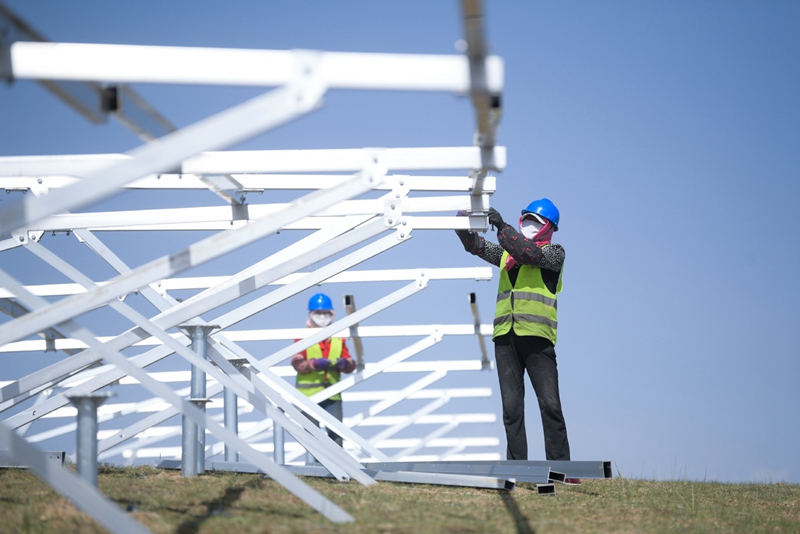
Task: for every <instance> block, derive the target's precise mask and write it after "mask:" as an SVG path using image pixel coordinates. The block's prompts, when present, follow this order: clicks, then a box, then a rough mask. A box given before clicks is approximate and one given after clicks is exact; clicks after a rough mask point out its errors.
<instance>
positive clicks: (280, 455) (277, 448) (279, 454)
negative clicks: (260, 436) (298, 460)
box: [272, 423, 286, 465]
mask: <svg viewBox="0 0 800 534" xmlns="http://www.w3.org/2000/svg"><path fill="white" fill-rule="evenodd" d="M272 444H273V447H274V450H273V458H274V459H275V463H276V464H278V465H283V464H285V463H286V457H285V450H286V448H285V444H286V434H285V433H284V430H283V427H282V426H281V425H279V424H278V423H273V425H272Z"/></svg>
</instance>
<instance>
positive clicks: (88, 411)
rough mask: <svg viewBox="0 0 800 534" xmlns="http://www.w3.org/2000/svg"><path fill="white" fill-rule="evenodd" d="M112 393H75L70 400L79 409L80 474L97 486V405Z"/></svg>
mask: <svg viewBox="0 0 800 534" xmlns="http://www.w3.org/2000/svg"><path fill="white" fill-rule="evenodd" d="M110 396H111V394H109V393H105V394H94V395H75V396H70V397H69V400H70V401H71V402H72V404H74V405H75V407H76V408H77V409H78V431H77V440H78V451H77V461H78V474H79V475H80V476H81V478H82V479H84V480H85V481H86V482H88V483H89V484H91V485H92V486H94V487H95V488H96V487H97V407H98V406H100V405H101V404H103V403H104V402H105V401H106V400H107V399H108V397H110Z"/></svg>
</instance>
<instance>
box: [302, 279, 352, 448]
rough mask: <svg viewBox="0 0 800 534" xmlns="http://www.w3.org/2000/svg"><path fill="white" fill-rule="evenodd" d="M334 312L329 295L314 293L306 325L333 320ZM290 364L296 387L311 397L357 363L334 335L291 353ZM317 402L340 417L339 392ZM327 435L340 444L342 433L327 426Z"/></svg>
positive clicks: (341, 410) (318, 325)
mask: <svg viewBox="0 0 800 534" xmlns="http://www.w3.org/2000/svg"><path fill="white" fill-rule="evenodd" d="M333 316H334V314H333V303H332V302H331V299H330V297H328V295H325V294H323V293H317V294H316V295H314V296H313V297H311V299H310V300H309V301H308V320H307V321H306V326H308V327H309V328H325V327H326V326H329V325H330V324H331V323H332V322H333ZM292 367H294V370H295V371H297V383H296V387H297V389H299V390H300V391H302V392H303V393H304V394H305V395H306V396H307V397H311V396H313V395H316V394H317V393H319V392H320V391H322V390H324V389H325V388H327V387H328V386H331V385H333V384H335V383H337V382H338V381H339V380H340V377H341V373H352V372H353V371H354V370H355V368H356V363H355V362H354V361H353V359H352V358H350V352H349V351H348V350H347V346H346V345H345V344H344V339H343V338H340V337H334V338H328V339H326V340H323V341H320V342H319V343H317V344H316V345H312V346H310V347H308V348H307V349H306V350H304V351H303V352H300V353H297V354H295V355H294V356H292ZM319 405H320V407H322V409H324V410H325V411H326V412H328V413H329V414H331V415H332V416H334V417H335V418H336V419H338V420H339V421H341V420H342V418H343V407H342V395H341V393H337V394H336V395H333V396H332V397H330V398H329V399H325V400H324V401H321V402H320V403H319ZM328 436H330V438H331V439H332V440H334V441H335V442H336V443H338V444H339V446H340V447H341V446H342V438H341V436H339V435H338V434H336V433H335V432H333V431H331V430H328Z"/></svg>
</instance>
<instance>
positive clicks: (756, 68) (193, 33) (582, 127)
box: [0, 0, 800, 483]
mask: <svg viewBox="0 0 800 534" xmlns="http://www.w3.org/2000/svg"><path fill="white" fill-rule="evenodd" d="M5 3H6V5H8V6H9V7H10V8H11V9H13V10H14V11H15V12H17V13H18V14H19V15H21V16H22V17H23V18H24V19H26V20H27V21H28V22H29V23H30V24H31V25H32V26H33V27H34V28H36V29H37V30H39V31H40V32H41V33H42V34H43V35H44V36H45V37H47V38H48V39H49V40H51V41H56V42H57V41H64V42H92V43H122V44H158V45H179V46H219V47H243V48H263V49H291V48H308V49H322V50H331V51H364V52H398V53H433V54H451V53H456V51H455V48H454V43H455V41H456V40H458V39H460V38H461V37H462V24H461V14H460V10H459V6H458V4H457V2H455V1H439V2H429V1H421V0H415V1H404V2H368V1H346V2H321V1H316V2H313V1H301V2H277V1H264V2H256V1H228V2H215V1H214V2H212V1H192V2H188V1H174V2H156V1H152V0H142V1H138V2H113V3H111V2H106V1H99V0H80V1H74V2H63V1H55V0H37V1H35V2H34V1H28V0H5ZM485 8H486V15H487V20H486V29H487V34H488V40H489V42H490V50H491V52H492V53H494V54H497V55H500V56H502V57H503V58H504V60H505V66H506V78H505V94H504V98H503V104H504V116H503V119H502V123H501V125H500V130H499V136H498V143H499V144H501V145H504V146H506V147H508V166H507V168H506V170H505V171H504V172H503V173H501V174H499V175H498V185H497V193H496V194H495V195H494V197H493V198H492V205H493V206H494V207H496V208H497V209H498V210H499V211H500V212H501V213H502V214H503V215H504V216H505V217H506V219H507V220H516V218H517V216H518V215H517V214H518V213H519V210H520V209H521V208H523V207H524V206H525V205H527V203H528V202H530V201H531V200H534V199H536V198H540V197H542V196H547V197H549V198H551V199H552V200H553V201H554V202H555V203H556V204H557V205H558V207H559V208H560V210H561V228H560V231H559V232H558V234H556V241H558V242H560V243H562V244H563V245H564V246H565V248H566V250H567V263H566V270H565V274H564V292H563V293H562V294H561V297H560V305H559V343H558V346H557V350H558V360H559V369H560V373H561V387H562V400H563V403H564V410H565V415H566V418H567V424H568V428H569V432H570V441H571V444H572V452H573V459H576V460H584V459H586V460H612V461H613V462H614V466H615V474H616V472H617V471H618V472H619V473H621V474H622V475H624V476H634V477H646V478H649V477H657V478H679V477H680V478H683V477H686V478H690V479H701V480H702V479H709V480H721V481H725V482H741V481H756V482H765V481H766V482H777V481H789V482H793V483H800V454H798V451H800V424H798V423H800V408H799V407H800V387H799V385H798V382H799V380H798V378H800V363H798V358H797V356H798V338H797V330H798V329H797V326H796V321H797V320H798V318H800V304H798V303H799V302H800V284H799V283H798V279H797V274H796V272H797V265H798V262H799V261H800V254H798V237H800V223H799V222H798V219H797V217H798V213H799V211H798V209H797V205H796V204H797V202H798V199H799V198H800V194H799V193H800V191H798V180H800V98H798V95H800V32H798V28H800V4H799V3H797V2H792V1H766V2H762V1H758V2H756V1H728V2H722V1H710V0H705V1H699V2H689V1H669V2H667V1H652V2H635V1H606V2H590V1H572V2H556V1H531V2H523V1H487V2H485ZM136 89H137V90H138V91H139V92H140V93H141V94H142V95H143V96H144V97H145V98H146V99H147V100H148V101H149V102H150V103H151V104H153V105H154V106H155V107H156V108H157V109H158V110H159V111H161V112H162V113H163V114H164V115H165V116H166V117H167V118H169V119H170V120H171V121H172V122H173V123H175V124H177V125H179V126H184V125H187V124H190V123H192V122H194V121H196V120H199V119H201V118H203V117H206V116H208V115H210V114H212V113H214V112H217V111H220V110H222V109H225V108H227V107H229V106H231V105H233V104H236V103H238V102H241V101H243V100H245V99H247V98H250V97H252V96H254V95H256V94H258V93H259V92H260V91H259V90H255V89H231V88H226V89H222V88H195V87H190V88H185V87H181V88H178V87H158V86H142V87H139V86H137V87H136ZM474 123H475V121H474V115H473V112H472V108H471V105H470V102H469V100H468V99H465V98H458V97H455V96H451V95H441V94H435V95H419V94H406V93H393V94H388V95H387V94H375V93H355V92H331V93H329V95H328V96H327V97H326V105H325V107H324V108H323V109H322V110H320V111H318V112H316V113H315V114H313V115H311V116H308V117H306V118H303V119H301V120H299V121H297V122H295V123H293V124H290V125H288V126H286V127H283V128H281V129H278V130H275V131H273V132H270V133H268V134H266V135H263V136H259V137H258V138H255V139H253V140H251V141H249V142H247V143H245V144H243V145H241V146H239V147H236V148H247V149H281V148H361V147H366V146H385V147H413V146H466V145H469V144H471V142H472V134H473V130H474ZM0 124H1V125H2V128H0V155H27V154H80V153H104V152H109V153H117V152H124V151H127V150H130V149H131V148H133V147H135V146H137V145H138V144H139V141H138V139H137V138H136V137H135V136H134V135H133V134H132V133H130V132H129V131H128V130H126V129H125V128H123V127H122V126H121V125H119V124H117V123H115V122H113V121H112V122H110V123H109V124H108V125H106V126H92V125H90V124H88V123H87V122H85V121H84V119H83V118H82V117H80V116H78V115H77V114H76V113H75V112H74V111H72V110H71V109H69V108H67V107H66V106H65V105H63V104H62V103H61V102H60V101H58V100H56V99H55V98H54V97H52V96H50V95H49V94H48V93H46V92H45V91H44V90H42V89H41V88H39V87H38V86H37V85H35V84H33V83H32V82H18V83H15V84H14V85H11V86H7V85H4V86H3V87H0ZM206 195H208V194H207V193H206ZM204 200H205V203H209V201H208V197H207V196H206V197H204ZM255 201H256V202H258V201H265V200H260V199H256V200H255ZM487 237H489V238H492V239H494V236H492V235H487ZM415 239H417V238H415ZM418 241H419V242H420V243H421V244H426V245H427V246H420V245H419V244H417V246H416V247H415V248H413V249H411V250H412V251H413V253H412V254H411V255H410V256H409V255H408V254H407V253H406V254H405V255H403V256H402V257H401V256H398V255H397V254H395V255H389V256H387V257H386V258H382V259H381V260H379V261H376V262H375V263H373V264H371V265H368V266H365V267H369V268H389V267H393V266H395V265H397V264H401V263H403V262H405V264H404V265H402V266H420V267H426V266H466V265H480V260H477V259H475V258H472V257H470V256H469V255H467V254H466V253H465V252H463V249H461V247H460V244H459V242H458V241H457V239H456V238H455V236H453V235H452V233H450V232H430V233H428V234H427V235H425V236H422V237H420V238H419V239H418ZM45 244H47V243H45ZM115 250H117V251H119V247H117V248H115ZM174 251H175V249H172V250H163V251H160V252H161V253H162V254H163V253H167V252H174ZM432 251H435V252H432ZM9 252H12V251H9ZM156 252H157V251H147V252H146V253H153V254H155V253H156ZM16 254H17V252H14V253H13V255H12V254H10V253H8V254H7V253H4V254H2V255H0V264H2V267H3V268H4V269H8V270H9V271H10V272H12V273H13V274H15V275H18V276H20V278H21V279H22V280H23V281H24V282H26V283H35V282H36V280H33V279H26V278H25V275H24V273H25V272H26V271H28V270H29V269H28V266H27V265H26V264H24V263H23V264H20V263H19V260H18V259H17V258H22V257H23V256H18V255H16ZM130 254H131V255H133V252H130ZM25 257H26V258H27V257H29V256H25ZM133 263H134V264H135V263H136V262H133ZM495 283H496V282H491V283H472V284H469V285H468V286H466V290H467V291H477V293H478V298H479V302H480V303H481V304H482V307H481V312H482V319H483V321H484V322H490V321H491V318H492V309H491V308H492V306H491V303H492V302H493V300H494V295H495V290H496V287H495ZM464 288H465V286H464V284H461V285H459V286H458V288H457V292H456V294H459V295H463V292H464ZM426 291H427V290H426ZM432 296H433V294H432ZM432 296H431V297H432ZM431 297H428V296H426V295H420V296H419V297H418V300H417V301H416V304H415V306H417V307H418V308H415V309H416V310H422V311H417V315H416V316H415V317H413V318H412V319H405V320H404V319H403V318H402V317H398V316H397V315H395V317H394V318H395V319H396V320H397V321H398V322H400V323H403V322H405V323H410V324H415V323H417V322H421V321H424V320H425V319H426V318H429V319H430V320H431V321H435V322H470V321H471V316H470V313H469V308H468V306H467V305H466V304H465V305H464V306H463V307H460V306H459V307H453V308H452V309H450V308H445V309H441V308H442V306H441V305H440V301H437V300H434V299H433V298H431ZM461 298H463V297H461ZM364 300H365V302H369V301H370V298H369V296H368V295H367V296H365V297H364ZM448 302H449V301H448ZM299 305H300V304H298V306H299ZM340 311H341V310H340ZM408 311H409V308H406V312H408ZM398 313H402V312H398ZM429 316H430V317H429ZM442 317H444V318H442ZM449 319H452V320H449ZM298 322H299V320H297V319H295V318H292V319H287V320H286V324H285V325H283V326H298V325H297V323H298ZM382 323H385V322H382ZM474 345H476V343H475V342H474V341H472V342H471V344H470V345H469V347H470V350H472V351H475V346H474ZM473 355H474V354H473ZM3 365H4V369H8V368H6V366H7V365H9V363H8V361H7V362H6V363H4V364H3ZM8 372H9V373H11V374H14V373H13V372H12V371H11V370H9V371H8ZM3 374H4V375H5V374H6V372H5V371H4V372H3ZM481 379H482V380H483V381H484V382H485V385H488V384H491V385H494V382H495V381H496V377H495V376H494V375H492V376H489V375H488V374H484V375H482V377H481ZM494 402H495V408H496V409H497V410H498V411H499V398H498V397H495V398H494ZM527 404H528V413H529V421H528V427H529V429H530V431H529V432H530V435H529V441H530V445H531V458H543V456H544V453H543V447H542V445H541V443H540V441H541V438H540V432H541V431H540V424H539V421H538V416H537V415H536V413H535V402H534V401H532V400H531V397H529V399H528V403H527ZM496 426H497V431H498V432H500V431H501V427H500V426H499V425H496Z"/></svg>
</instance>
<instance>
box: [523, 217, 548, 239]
mask: <svg viewBox="0 0 800 534" xmlns="http://www.w3.org/2000/svg"><path fill="white" fill-rule="evenodd" d="M543 226H544V223H542V222H539V221H537V220H536V219H534V218H533V217H525V218H524V219H522V222H520V223H519V231H520V233H521V234H522V235H523V236H524V237H525V239H533V236H535V235H536V234H538V233H539V230H541V229H542V227H543Z"/></svg>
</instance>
